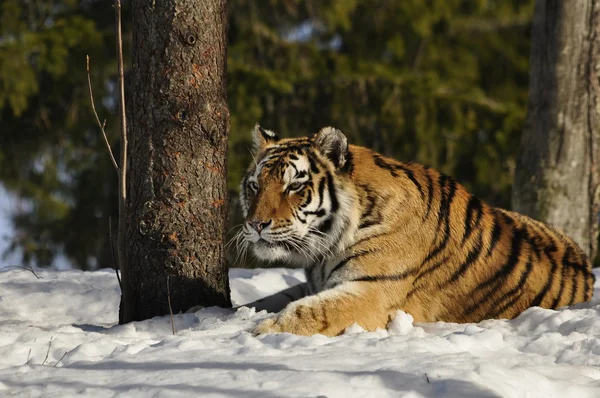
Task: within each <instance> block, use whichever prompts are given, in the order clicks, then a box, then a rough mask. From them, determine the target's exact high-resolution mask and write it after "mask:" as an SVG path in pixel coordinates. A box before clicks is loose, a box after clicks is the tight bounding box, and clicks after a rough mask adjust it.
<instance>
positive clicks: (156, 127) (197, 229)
mask: <svg viewBox="0 0 600 398" xmlns="http://www.w3.org/2000/svg"><path fill="white" fill-rule="evenodd" d="M132 7H133V54H132V56H133V68H132V74H131V109H130V114H131V119H132V120H131V121H130V155H129V157H130V168H129V170H130V172H129V176H128V185H129V197H128V211H129V217H128V228H127V257H128V265H129V271H130V275H129V280H130V281H131V292H132V293H131V295H132V299H131V302H129V303H124V304H125V305H126V306H130V309H131V311H130V312H131V314H132V319H124V320H123V321H124V322H127V321H130V320H142V319H147V318H150V317H152V316H156V315H164V314H168V313H169V307H168V302H167V275H168V276H169V281H170V292H171V303H172V306H173V311H174V312H175V313H177V312H179V311H185V310H187V309H188V308H190V307H192V306H195V305H203V306H211V305H217V306H224V307H229V306H231V302H230V296H229V281H228V277H227V270H226V268H225V248H224V240H225V225H226V224H225V223H226V217H227V183H226V164H227V162H226V151H227V139H228V135H229V110H228V108H227V101H226V85H225V76H226V59H227V56H226V55H227V54H226V50H227V47H226V44H227V41H226V24H227V13H226V1H225V0H202V1H197V0H161V1H147V0H133V2H132Z"/></svg>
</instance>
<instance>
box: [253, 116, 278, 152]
mask: <svg viewBox="0 0 600 398" xmlns="http://www.w3.org/2000/svg"><path fill="white" fill-rule="evenodd" d="M252 140H253V141H254V150H255V151H256V152H260V151H262V150H263V149H265V148H266V147H267V146H269V145H271V144H274V143H275V142H277V141H279V137H278V136H277V134H275V133H274V132H272V131H271V130H265V129H263V128H262V127H260V125H259V124H258V123H256V125H255V126H254V130H252Z"/></svg>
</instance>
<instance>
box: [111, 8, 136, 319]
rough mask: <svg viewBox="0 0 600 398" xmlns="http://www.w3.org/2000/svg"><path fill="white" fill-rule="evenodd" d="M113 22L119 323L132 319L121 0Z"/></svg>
mask: <svg viewBox="0 0 600 398" xmlns="http://www.w3.org/2000/svg"><path fill="white" fill-rule="evenodd" d="M114 4H115V23H116V29H117V43H116V45H117V62H118V69H119V115H120V119H121V156H120V163H121V168H120V172H119V227H118V235H117V255H118V258H119V269H120V270H121V282H122V284H121V298H122V300H121V303H122V307H121V314H120V315H119V323H127V322H131V321H132V320H133V311H132V307H131V297H130V296H131V293H130V288H129V280H128V277H129V272H128V268H127V256H126V253H125V243H126V242H125V232H126V229H127V115H126V113H125V72H124V67H123V34H122V29H121V0H115V3H114Z"/></svg>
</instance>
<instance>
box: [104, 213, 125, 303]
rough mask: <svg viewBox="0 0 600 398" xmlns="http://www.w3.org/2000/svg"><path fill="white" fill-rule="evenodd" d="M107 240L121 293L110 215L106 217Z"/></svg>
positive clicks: (121, 286) (121, 287)
mask: <svg viewBox="0 0 600 398" xmlns="http://www.w3.org/2000/svg"><path fill="white" fill-rule="evenodd" d="M108 240H110V253H111V255H112V260H113V268H114V269H115V274H117V281H118V282H119V288H120V289H121V293H123V285H122V284H121V277H120V276H119V263H118V262H117V257H116V255H115V245H114V243H113V237H112V217H110V216H109V217H108Z"/></svg>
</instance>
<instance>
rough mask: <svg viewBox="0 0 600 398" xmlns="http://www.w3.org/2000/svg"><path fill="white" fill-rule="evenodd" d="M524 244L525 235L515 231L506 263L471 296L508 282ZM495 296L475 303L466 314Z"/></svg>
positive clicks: (488, 296) (486, 297)
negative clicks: (507, 279) (507, 278)
mask: <svg viewBox="0 0 600 398" xmlns="http://www.w3.org/2000/svg"><path fill="white" fill-rule="evenodd" d="M522 244H523V233H522V231H521V230H520V229H518V228H515V229H514V230H513V236H512V241H511V245H510V254H509V255H508V257H507V259H506V262H505V263H504V265H503V266H502V268H500V269H499V270H498V271H496V272H495V273H494V275H492V277H491V278H489V279H488V280H486V281H485V282H483V283H480V284H479V285H478V286H477V287H476V288H475V289H473V291H472V292H471V295H474V294H475V293H478V292H480V291H482V290H486V289H489V288H492V287H493V286H497V285H499V284H500V283H502V282H503V281H505V280H506V277H507V276H508V275H510V274H511V272H512V271H513V270H514V269H515V267H516V266H517V264H518V263H519V256H520V254H521V246H522ZM491 290H493V289H491ZM493 297H494V296H493V295H492V294H487V295H485V296H484V297H483V299H482V300H480V301H479V302H477V303H474V304H473V305H472V306H470V307H468V308H467V309H466V310H465V311H464V314H468V313H470V312H473V311H475V310H476V309H477V308H479V307H481V306H482V305H483V304H485V303H487V302H488V301H490V300H491V299H492V298H493Z"/></svg>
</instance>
